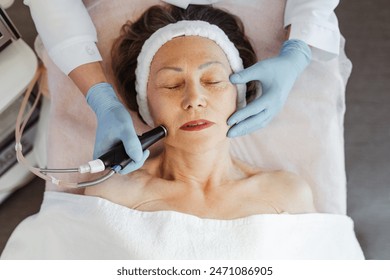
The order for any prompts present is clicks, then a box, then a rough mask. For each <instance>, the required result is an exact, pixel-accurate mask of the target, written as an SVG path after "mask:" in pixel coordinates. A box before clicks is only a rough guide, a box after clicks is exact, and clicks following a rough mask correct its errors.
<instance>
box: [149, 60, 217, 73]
mask: <svg viewBox="0 0 390 280" xmlns="http://www.w3.org/2000/svg"><path fill="white" fill-rule="evenodd" d="M213 64H219V65H222V66H223V64H222V62H220V61H217V60H213V61H208V62H206V63H203V64H201V65H199V67H198V69H199V70H202V69H204V68H207V67H209V66H210V65H213ZM162 70H173V71H176V72H183V68H180V67H173V66H166V67H163V68H161V69H159V70H158V71H157V72H160V71H162Z"/></svg>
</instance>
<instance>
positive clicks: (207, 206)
mask: <svg viewBox="0 0 390 280" xmlns="http://www.w3.org/2000/svg"><path fill="white" fill-rule="evenodd" d="M276 205H277V202H275V201H273V198H272V195H270V194H267V193H265V192H262V191H261V188H259V187H256V186H251V185H248V184H247V183H241V184H236V185H234V186H232V185H227V186H220V187H218V188H215V189H212V190H204V189H203V190H200V189H191V188H188V186H187V187H183V186H180V184H178V185H177V184H166V185H160V186H149V187H148V189H147V190H145V193H144V194H143V195H142V197H140V199H139V200H138V201H137V202H135V203H134V204H133V205H131V206H130V205H129V207H130V208H133V209H137V210H140V211H177V212H182V213H187V214H191V215H195V216H198V217H202V218H214V219H235V218H241V217H246V216H250V215H254V214H276V213H279V212H280V210H278V207H277V206H276Z"/></svg>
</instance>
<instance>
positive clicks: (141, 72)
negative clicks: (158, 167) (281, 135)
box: [135, 20, 246, 127]
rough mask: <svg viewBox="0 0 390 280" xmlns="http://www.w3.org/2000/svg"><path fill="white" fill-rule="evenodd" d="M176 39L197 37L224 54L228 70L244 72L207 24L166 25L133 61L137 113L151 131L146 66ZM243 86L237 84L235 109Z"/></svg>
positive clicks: (235, 54)
mask: <svg viewBox="0 0 390 280" xmlns="http://www.w3.org/2000/svg"><path fill="white" fill-rule="evenodd" d="M179 36H201V37H205V38H208V39H210V40H213V41H214V42H215V43H216V44H217V45H218V46H220V48H221V49H222V50H223V51H224V52H225V54H226V56H227V58H228V60H229V63H230V67H231V68H232V70H233V72H234V73H235V72H238V71H241V70H242V69H244V67H243V64H242V59H241V57H240V55H239V52H238V50H237V48H236V47H235V46H234V44H233V43H232V42H231V41H230V40H229V38H228V37H227V35H226V34H225V32H223V31H222V30H221V29H220V28H219V27H218V26H216V25H212V24H209V23H208V22H205V21H200V20H196V21H188V20H182V21H178V22H176V23H172V24H169V25H166V26H164V27H162V28H160V29H159V30H157V31H156V32H155V33H153V34H152V36H150V38H149V39H148V40H146V42H145V43H144V45H143V46H142V49H141V53H140V54H139V55H138V59H137V69H136V70H135V76H136V80H135V89H136V91H137V104H138V108H139V113H140V115H141V116H142V118H143V119H144V121H145V122H146V123H147V124H148V125H149V126H151V127H154V123H153V120H152V117H151V115H150V111H149V106H148V100H147V94H146V92H147V85H148V79H149V72H150V65H151V63H152V60H153V57H154V55H155V54H156V53H157V51H158V50H159V49H160V48H161V47H162V46H163V45H164V44H165V43H166V42H168V41H170V40H172V39H173V38H176V37H179ZM245 97H246V85H245V84H237V107H238V108H242V107H245V105H246V100H245Z"/></svg>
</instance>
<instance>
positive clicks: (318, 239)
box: [2, 0, 364, 259]
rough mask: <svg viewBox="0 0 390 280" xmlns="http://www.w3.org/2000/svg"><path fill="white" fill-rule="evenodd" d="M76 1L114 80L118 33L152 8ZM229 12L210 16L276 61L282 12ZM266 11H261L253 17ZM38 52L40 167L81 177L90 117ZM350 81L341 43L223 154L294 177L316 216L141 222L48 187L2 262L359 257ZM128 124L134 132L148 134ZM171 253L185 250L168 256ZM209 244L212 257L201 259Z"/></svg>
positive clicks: (168, 214)
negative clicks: (228, 16)
mask: <svg viewBox="0 0 390 280" xmlns="http://www.w3.org/2000/svg"><path fill="white" fill-rule="evenodd" d="M84 2H85V4H86V5H87V7H88V8H89V13H90V15H91V17H92V19H93V21H94V24H95V26H96V29H97V31H98V38H99V42H98V46H99V49H100V51H101V53H102V56H103V58H104V67H105V69H106V72H107V73H108V74H109V77H111V79H112V76H111V75H110V74H111V71H110V66H109V65H110V59H109V54H110V46H111V44H112V40H113V39H114V38H115V37H116V36H117V34H118V33H119V29H120V26H121V25H122V24H123V23H124V22H125V21H126V20H129V19H130V20H131V19H134V18H136V17H137V16H138V15H140V13H142V12H143V11H144V10H145V9H146V8H147V7H149V6H151V5H152V4H158V3H160V1H157V0H147V1H139V2H137V6H136V7H134V5H129V2H128V1H125V0H120V1H109V0H101V1H92V0H91V1H84ZM234 3H237V2H236V1H233V0H230V1H223V2H220V3H217V4H216V5H215V6H217V7H221V8H225V9H228V10H230V11H232V12H233V13H234V14H236V15H238V16H240V17H241V19H243V21H244V24H245V26H246V32H247V34H248V36H249V37H250V38H251V39H252V41H253V44H254V46H255V49H256V52H257V54H258V58H259V59H264V58H268V57H271V56H274V55H276V54H277V53H278V51H279V49H280V45H281V43H282V41H283V39H284V32H283V12H284V5H285V1H266V0H260V1H259V0H247V1H240V2H239V5H237V4H234ZM265 5H266V7H267V8H262V7H264V6H265ZM107 11H109V13H107ZM107 22H109V23H110V24H107ZM249 22H250V23H251V24H250V25H249V24H248V23H249ZM36 48H37V51H38V53H39V56H40V57H41V59H42V60H43V62H44V64H45V66H46V68H47V77H48V79H47V81H48V91H49V93H50V114H49V116H50V118H49V123H48V130H47V131H48V134H47V143H49V144H46V146H47V166H50V167H52V168H61V167H73V166H79V165H80V164H82V163H84V162H87V161H89V160H90V159H91V156H92V150H93V143H94V136H95V127H96V120H95V116H94V114H93V111H92V110H91V109H90V108H89V107H88V105H87V103H86V101H85V99H84V97H83V96H82V95H81V94H80V92H79V91H78V89H77V88H76V87H75V86H74V85H73V84H72V82H71V80H70V79H69V78H68V77H66V76H65V75H64V74H62V73H61V72H60V71H59V69H57V67H56V66H55V65H54V64H53V63H52V62H51V61H50V59H49V58H48V55H47V53H46V51H45V50H44V49H43V48H42V45H41V44H39V40H38V41H37V47H36ZM350 72H351V63H350V61H349V60H348V58H347V57H346V56H345V53H344V41H343V40H342V44H341V45H340V56H339V57H338V58H335V59H332V60H329V61H319V60H316V59H313V61H312V63H311V64H310V65H309V67H308V68H307V69H306V70H305V72H304V73H303V74H302V75H301V76H300V78H299V79H298V80H297V82H296V83H295V85H294V87H293V90H292V92H291V93H290V96H289V98H288V101H287V104H286V106H285V107H284V109H283V111H282V112H281V113H280V114H279V115H278V116H277V117H276V118H275V119H274V120H273V121H272V122H271V124H270V125H269V126H267V127H266V128H264V129H262V130H259V131H257V132H255V133H253V134H251V135H247V136H244V137H240V138H237V139H234V140H233V145H232V146H233V148H232V153H233V154H234V155H235V156H237V157H239V158H240V159H242V160H244V161H246V162H248V163H252V164H254V165H257V166H260V167H263V168H266V169H272V170H273V169H283V170H289V171H292V172H295V173H297V174H299V175H301V176H302V177H304V178H305V179H306V181H307V182H308V183H309V184H310V186H311V187H312V190H313V194H314V199H315V205H316V208H317V210H318V211H319V212H320V213H319V214H302V215H288V214H287V215H255V216H251V217H247V218H243V219H238V220H231V221H221V220H208V219H200V218H197V217H195V216H191V215H187V214H182V213H177V212H172V211H158V212H153V213H146V212H145V213H144V212H139V211H135V210H131V209H128V208H125V207H123V206H119V205H116V204H113V203H111V202H109V201H106V200H104V199H100V198H95V197H86V196H81V195H77V194H69V193H60V192H54V191H55V187H54V186H52V185H51V184H50V183H48V185H47V189H48V191H46V193H45V196H44V201H43V204H42V207H41V211H40V213H38V214H36V215H34V216H32V217H30V218H28V219H27V220H25V221H24V222H22V223H21V224H20V225H19V227H18V228H17V229H16V230H15V232H14V233H13V235H12V236H11V238H10V240H9V242H8V244H7V246H6V248H5V250H4V252H3V255H2V258H11V259H13V258H16V259H17V258H31V259H34V258H44V259H46V258H48V259H51V258H54V259H72V258H73V259H74V258H75V259H83V258H90V259H105V258H136V259H137V258H138V259H147V258H151V259H153V258H155V259H157V258H178V259H181V258H182V259H196V258H200V259H202V258H214V259H215V258H216V259H218V258H219V259H224V258H229V259H230V258H232V259H234V258H236V259H239V258H256V259H257V258H259V259H260V258H264V259H362V258H364V256H363V254H362V251H361V249H360V246H359V244H358V242H357V240H356V237H355V233H354V230H353V222H352V220H351V219H350V218H349V217H347V216H346V175H345V166H344V136H343V120H344V112H345V95H344V94H345V86H346V83H347V80H348V77H349V75H350ZM132 115H133V119H134V120H135V125H136V128H137V131H139V133H142V132H143V131H145V130H147V129H148V127H146V126H145V125H143V124H142V123H141V122H140V121H139V120H137V117H136V115H135V114H132ZM45 143H46V142H45ZM61 178H62V179H65V180H71V181H75V180H85V179H86V177H81V176H80V177H74V176H71V175H67V176H65V175H64V176H63V177H61ZM125 217H126V218H125ZM228 233H229V234H228ZM175 242H178V243H175ZM97 244H99V245H98V246H97ZM172 244H180V247H181V248H182V247H183V246H184V248H190V247H191V249H190V250H186V251H185V252H184V251H182V250H180V249H179V248H178V247H177V246H176V247H173V249H172V246H174V245H172ZM210 244H213V246H212V248H213V249H212V250H206V249H205V248H210ZM226 244H230V246H226ZM141 245H142V246H143V247H140V246H141ZM309 246H310V247H309ZM140 248H144V250H142V249H140ZM167 248H171V249H170V250H167ZM239 248H241V249H239ZM282 248H283V249H282ZM310 248H311V249H310ZM114 251H115V252H116V253H113V252H114Z"/></svg>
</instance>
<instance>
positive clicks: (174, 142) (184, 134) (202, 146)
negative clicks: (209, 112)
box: [166, 129, 229, 154]
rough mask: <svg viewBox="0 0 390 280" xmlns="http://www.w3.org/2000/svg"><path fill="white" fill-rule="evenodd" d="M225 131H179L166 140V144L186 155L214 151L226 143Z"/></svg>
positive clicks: (227, 139)
mask: <svg viewBox="0 0 390 280" xmlns="http://www.w3.org/2000/svg"><path fill="white" fill-rule="evenodd" d="M226 134H227V130H226V129H225V130H223V131H221V130H219V131H218V133H215V131H213V132H211V131H207V129H205V130H201V131H190V132H189V131H180V132H178V133H177V134H176V135H173V136H172V138H171V139H168V138H167V139H166V140H167V141H166V144H168V145H169V146H171V147H175V148H178V149H180V150H183V151H186V152H188V153H193V154H198V153H204V152H208V151H210V150H216V149H217V148H219V147H220V146H221V144H223V143H227V142H228V141H229V138H227V136H226Z"/></svg>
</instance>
